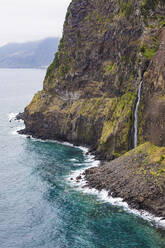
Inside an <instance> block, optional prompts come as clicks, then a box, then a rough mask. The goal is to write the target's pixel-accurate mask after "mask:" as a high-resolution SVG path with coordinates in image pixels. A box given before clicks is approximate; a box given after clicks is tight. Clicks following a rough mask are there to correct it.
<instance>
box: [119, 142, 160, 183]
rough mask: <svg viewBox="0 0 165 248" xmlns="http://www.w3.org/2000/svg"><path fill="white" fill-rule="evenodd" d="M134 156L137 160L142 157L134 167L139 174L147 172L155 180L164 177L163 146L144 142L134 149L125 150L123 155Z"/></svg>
mask: <svg viewBox="0 0 165 248" xmlns="http://www.w3.org/2000/svg"><path fill="white" fill-rule="evenodd" d="M132 155H133V156H135V159H136V160H137V161H138V157H142V158H143V159H142V162H141V163H140V164H139V166H138V168H136V172H137V173H138V174H139V173H140V174H141V173H143V174H146V173H149V174H150V175H151V176H154V178H155V180H157V178H158V177H160V176H163V177H165V147H157V146H155V145H153V144H151V143H150V142H146V143H144V144H142V145H140V146H138V147H136V148H135V149H133V150H131V151H129V152H127V153H125V154H124V156H127V157H131V156H132Z"/></svg>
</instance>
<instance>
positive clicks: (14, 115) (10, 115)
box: [8, 113, 18, 121]
mask: <svg viewBox="0 0 165 248" xmlns="http://www.w3.org/2000/svg"><path fill="white" fill-rule="evenodd" d="M17 114H18V113H9V114H8V119H9V121H12V120H15V118H16V116H17Z"/></svg>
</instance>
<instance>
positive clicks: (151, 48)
mask: <svg viewBox="0 0 165 248" xmlns="http://www.w3.org/2000/svg"><path fill="white" fill-rule="evenodd" d="M158 48H159V42H158V38H157V37H156V36H155V37H153V38H152V40H151V44H147V43H145V44H142V45H141V46H140V52H141V54H142V55H143V56H144V57H146V58H147V59H152V57H153V56H154V55H155V53H156V52H157V50H158Z"/></svg>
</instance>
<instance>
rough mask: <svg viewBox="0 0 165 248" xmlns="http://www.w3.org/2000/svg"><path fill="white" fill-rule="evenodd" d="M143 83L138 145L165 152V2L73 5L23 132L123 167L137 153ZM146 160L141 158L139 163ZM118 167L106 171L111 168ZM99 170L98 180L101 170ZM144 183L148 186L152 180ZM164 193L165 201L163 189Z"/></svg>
mask: <svg viewBox="0 0 165 248" xmlns="http://www.w3.org/2000/svg"><path fill="white" fill-rule="evenodd" d="M141 81H143V84H142V93H141V101H140V105H139V111H138V118H139V122H138V145H140V144H143V143H145V142H146V141H147V142H148V141H149V142H151V143H153V144H154V145H156V146H162V147H163V146H165V135H164V132H165V4H164V1H163V0H140V1H137V0H136V1H133V0H125V1H116V0H111V1H109V0H95V1H93V0H84V1H81V0H73V1H72V2H71V4H70V6H69V7H68V11H67V14H66V19H65V23H64V30H63V37H62V39H61V41H60V45H59V48H58V52H57V53H56V56H55V59H54V61H53V63H52V64H51V65H50V66H49V68H48V70H47V74H46V77H45V80H44V86H43V90H42V91H40V92H38V93H37V94H36V95H35V96H34V98H33V99H32V101H31V103H30V104H29V105H28V106H27V107H26V108H25V111H24V121H25V126H26V128H25V130H23V131H21V133H27V134H30V135H32V136H34V137H37V138H42V139H56V140H62V141H69V142H71V143H73V144H76V145H87V146H89V147H90V149H91V150H92V151H94V152H95V153H96V154H97V156H98V157H99V158H100V159H103V160H107V161H110V160H113V159H115V158H118V157H120V158H118V160H114V162H111V163H113V164H118V163H117V162H115V161H120V160H119V159H121V160H122V159H124V158H125V156H126V155H123V154H125V153H126V152H128V151H129V150H131V149H132V148H134V140H133V139H134V131H135V130H134V111H135V105H136V102H137V94H138V88H139V84H140V82H141ZM141 147H142V148H143V146H141ZM144 147H145V146H144ZM136 149H139V147H137V148H136ZM136 149H135V151H136ZM157 149H159V148H157ZM138 151H139V150H138ZM164 151H165V150H164V149H163V148H160V152H159V158H157V160H156V161H160V160H161V161H164ZM126 154H127V153H126ZM140 154H141V152H137V153H136V156H137V159H138V158H139V156H140ZM145 154H146V153H145V152H144V156H148V155H145ZM147 154H148V153H147ZM136 156H135V157H136ZM129 161H130V160H129ZM129 161H128V162H129ZM139 161H141V160H139ZM147 161H148V162H147ZM156 161H155V160H152V162H151V159H149V160H146V161H145V163H146V164H151V165H156V164H160V163H157V162H156ZM111 163H109V164H108V165H107V164H106V165H105V166H109V167H111V165H113V164H111ZM139 163H141V162H139ZM131 165H132V166H133V165H134V160H131ZM161 166H162V167H161V168H159V170H160V171H161V173H159V175H157V179H156V180H158V181H159V180H161V182H163V183H164V182H165V181H162V175H164V168H165V165H164V162H163V163H161ZM137 167H138V165H137ZM112 168H113V166H112ZM121 168H122V167H121ZM146 168H148V167H146ZM126 169H127V168H126ZM95 170H96V171H95V172H96V174H97V170H98V172H99V173H101V171H102V170H101V169H99V168H97V169H95ZM135 170H136V166H135ZM145 170H147V169H145ZM105 171H106V170H105ZM121 171H123V170H122V169H121ZM128 171H129V170H128ZM102 173H103V172H102ZM129 173H130V175H134V174H131V173H132V172H129ZM103 175H104V173H103ZM118 175H119V174H118ZM147 175H148V174H147ZM99 178H103V177H99ZM139 178H141V180H142V181H144V182H146V181H145V180H147V178H148V176H147V177H146V179H145V178H144V177H141V176H139ZM163 178H164V177H163ZM125 180H128V178H127V179H125ZM139 180H140V179H139ZM98 181H99V180H98ZM119 185H120V184H119ZM123 185H124V184H123ZM125 185H126V181H125ZM128 185H129V184H128ZM95 186H96V185H95ZM121 187H122V186H121V185H120V188H121ZM102 188H106V185H105V186H104V187H102ZM159 190H162V191H161V192H163V194H164V195H165V189H164V186H162V184H161V187H160V188H159ZM149 191H150V187H148V188H147V192H149ZM117 195H121V196H122V197H123V196H124V195H123V194H122V193H118V194H117ZM146 195H147V194H146ZM135 197H136V196H135ZM145 197H146V196H145ZM127 198H128V197H127ZM142 208H143V206H142ZM164 208H165V207H164ZM163 211H164V210H163ZM161 213H162V212H161ZM164 214H165V211H164V212H163V215H164Z"/></svg>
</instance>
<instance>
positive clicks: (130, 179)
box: [84, 143, 165, 218]
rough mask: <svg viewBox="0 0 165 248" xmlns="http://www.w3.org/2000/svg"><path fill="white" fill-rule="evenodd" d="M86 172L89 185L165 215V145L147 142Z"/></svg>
mask: <svg viewBox="0 0 165 248" xmlns="http://www.w3.org/2000/svg"><path fill="white" fill-rule="evenodd" d="M162 154H164V155H162ZM84 175H85V180H86V181H87V187H89V188H95V189H97V190H99V191H101V190H106V191H108V193H109V195H111V196H112V197H121V198H122V199H123V201H125V202H127V203H128V204H129V205H130V207H132V208H135V209H137V210H145V211H148V212H150V213H152V214H154V215H155V216H160V217H162V218H165V204H164V202H165V184H164V181H165V148H157V147H155V146H153V145H152V144H150V143H145V144H143V145H141V146H139V147H138V148H136V149H134V150H132V151H130V152H128V153H126V154H125V155H123V156H121V157H120V158H118V159H115V160H113V161H111V162H102V163H101V165H100V166H99V167H92V168H89V169H87V170H86V171H85V173H84Z"/></svg>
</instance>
